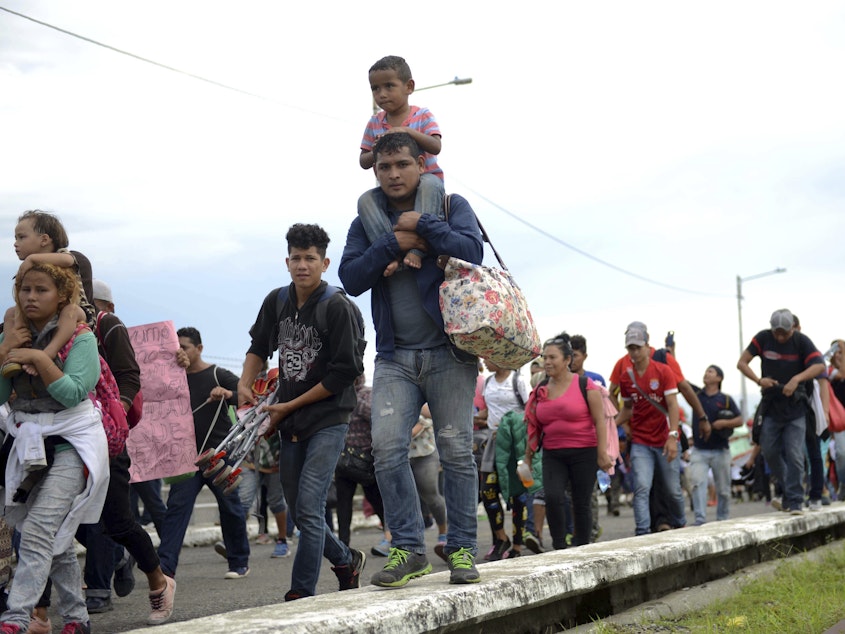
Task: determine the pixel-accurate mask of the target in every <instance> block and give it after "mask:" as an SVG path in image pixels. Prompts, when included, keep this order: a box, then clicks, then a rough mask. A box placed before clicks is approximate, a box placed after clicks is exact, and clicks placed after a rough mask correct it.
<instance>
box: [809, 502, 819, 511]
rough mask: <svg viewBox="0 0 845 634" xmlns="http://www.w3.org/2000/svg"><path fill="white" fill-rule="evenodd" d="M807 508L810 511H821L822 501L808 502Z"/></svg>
mask: <svg viewBox="0 0 845 634" xmlns="http://www.w3.org/2000/svg"><path fill="white" fill-rule="evenodd" d="M807 508H808V509H809V510H811V511H821V510H822V501H821V500H810V502H809V503H808V504H807Z"/></svg>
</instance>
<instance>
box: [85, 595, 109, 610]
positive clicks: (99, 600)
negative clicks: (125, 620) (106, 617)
mask: <svg viewBox="0 0 845 634" xmlns="http://www.w3.org/2000/svg"><path fill="white" fill-rule="evenodd" d="M85 607H86V608H87V609H88V614H103V613H104V612H111V611H112V610H113V609H114V606H113V605H112V603H111V597H85Z"/></svg>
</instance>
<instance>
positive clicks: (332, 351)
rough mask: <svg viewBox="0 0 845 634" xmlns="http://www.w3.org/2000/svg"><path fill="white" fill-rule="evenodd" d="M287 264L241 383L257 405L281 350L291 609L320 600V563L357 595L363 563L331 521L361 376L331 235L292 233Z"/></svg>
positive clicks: (305, 229) (256, 328)
mask: <svg viewBox="0 0 845 634" xmlns="http://www.w3.org/2000/svg"><path fill="white" fill-rule="evenodd" d="M286 237H287V242H288V257H287V258H286V260H285V262H286V264H287V267H288V271H289V272H290V275H291V279H292V280H293V283H292V284H291V285H290V286H288V287H283V288H281V289H278V288H277V289H274V290H273V291H271V292H270V293H269V294H268V295H267V297H266V298H265V299H264V303H263V304H262V306H261V310H260V311H259V313H258V318H257V319H256V321H255V324H254V325H253V326H252V328H251V329H250V331H249V334H250V336H251V337H252V344H251V345H250V347H249V350H248V351H247V354H246V359H245V360H244V369H243V373H242V375H241V380H240V382H239V383H238V400H239V403H240V404H241V405H244V404H248V403H250V404H251V403H254V399H253V396H252V383H253V381H254V380H255V377H256V376H257V375H258V372H259V371H260V370H261V368H262V367H263V365H264V361H265V359H267V358H268V357H269V356H270V355H272V353H273V351H274V350H275V349H277V348H278V351H279V385H278V388H277V394H278V399H277V401H276V403H275V404H274V405H270V406H269V407H268V410H269V411H270V420H271V424H272V427H273V429H274V430H278V433H279V434H280V436H281V441H282V446H281V452H280V455H279V465H280V476H281V479H282V487H283V489H284V492H285V499H286V500H287V502H288V505H289V509H290V513H291V515H292V517H293V520H294V521H295V522H296V525H297V526H298V527H299V529H300V531H301V536H300V538H299V544H298V545H297V549H296V556H295V557H294V561H293V571H292V573H291V587H290V590H289V591H288V592H287V593H286V594H285V601H292V600H294V599H299V598H302V597H307V596H313V595H314V594H316V590H317V579H318V578H319V575H320V565H321V563H322V561H321V558H322V557H326V559H328V560H329V561H331V562H332V565H333V568H332V570H334V572H335V574H336V575H337V578H338V581H339V584H340V589H341V590H348V589H350V588H357V587H358V586H359V582H360V574H361V571H362V570H363V568H364V562H365V559H366V557H365V555H364V553H362V552H360V551H358V550H350V549H349V548H348V547H347V546H346V545H345V544H343V542H341V541H340V540H339V539H338V538H337V537H335V535H334V533H333V532H332V530H331V529H330V528H329V527H328V525H327V524H326V520H325V507H326V496H327V494H328V490H329V486H330V484H331V481H332V476H333V474H334V470H335V466H336V464H337V460H338V457H339V456H340V452H341V450H342V449H343V446H344V440H345V437H346V428H347V426H348V423H349V417H350V415H351V413H352V410H353V409H354V407H355V403H356V397H355V388H354V386H353V383H354V381H355V378H356V377H357V376H359V375H360V374H362V373H363V371H364V368H363V364H362V361H361V357H360V354H359V353H358V349H357V348H358V345H359V339H360V337H359V335H360V331H359V322H358V316H357V312H356V309H355V307H354V306H353V305H352V302H351V301H349V299H347V298H346V296H345V295H344V294H343V292H336V289H334V288H330V287H328V284H326V282H324V281H323V280H322V275H323V273H325V271H326V269H327V268H328V266H329V259H328V258H327V257H326V249H327V247H328V244H329V236H328V235H327V234H326V232H325V231H324V230H323V229H322V228H321V227H319V226H318V225H304V224H295V225H293V226H292V227H291V228H290V230H289V231H288V234H287V236H286Z"/></svg>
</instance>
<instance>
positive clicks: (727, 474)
mask: <svg viewBox="0 0 845 634" xmlns="http://www.w3.org/2000/svg"><path fill="white" fill-rule="evenodd" d="M710 469H712V470H713V482H714V483H715V485H716V496H717V500H718V502H717V506H716V519H717V520H726V519H728V515H729V514H730V512H731V451H730V449H699V448H698V447H693V448H692V451H691V452H690V466H689V479H690V485H692V508H693V512H694V513H695V523H696V524H704V522H706V521H707V472H708V471H709V470H710Z"/></svg>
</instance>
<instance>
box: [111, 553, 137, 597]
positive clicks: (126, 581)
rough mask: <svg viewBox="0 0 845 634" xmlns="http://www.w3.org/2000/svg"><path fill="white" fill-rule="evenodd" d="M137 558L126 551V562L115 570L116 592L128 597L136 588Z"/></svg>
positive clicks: (120, 595)
mask: <svg viewBox="0 0 845 634" xmlns="http://www.w3.org/2000/svg"><path fill="white" fill-rule="evenodd" d="M134 565H135V558H134V557H133V556H132V555H130V554H129V553H126V563H124V564H123V565H122V566H121V567H120V568H118V569H117V570H115V571H114V593H115V594H116V595H117V596H119V597H126V596H129V594H130V593H131V592H132V591H133V590H134V589H135V571H134V570H133V569H132V568H133V566H134Z"/></svg>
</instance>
